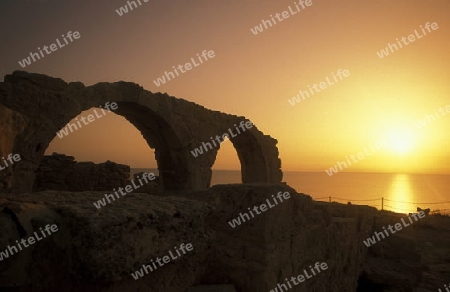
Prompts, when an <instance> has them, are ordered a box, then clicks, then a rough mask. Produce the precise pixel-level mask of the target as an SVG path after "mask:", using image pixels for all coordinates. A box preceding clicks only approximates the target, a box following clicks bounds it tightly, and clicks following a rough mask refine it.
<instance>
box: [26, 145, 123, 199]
mask: <svg viewBox="0 0 450 292" xmlns="http://www.w3.org/2000/svg"><path fill="white" fill-rule="evenodd" d="M129 177H130V167H129V166H127V165H123V164H117V163H114V162H111V161H106V162H104V163H100V164H95V163H93V162H76V161H75V160H74V157H73V156H66V155H64V154H57V153H53V154H52V155H46V156H44V159H42V161H41V164H40V165H39V168H38V170H37V173H36V180H35V184H34V189H35V191H42V190H65V191H74V192H77V191H110V190H112V189H113V188H118V187H124V186H125V185H126V184H127V183H128V181H129Z"/></svg>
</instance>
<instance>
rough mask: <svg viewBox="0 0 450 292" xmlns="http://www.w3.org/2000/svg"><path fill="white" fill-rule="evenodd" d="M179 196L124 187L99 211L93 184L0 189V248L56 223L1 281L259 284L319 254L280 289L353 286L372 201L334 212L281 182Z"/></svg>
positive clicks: (2, 267) (4, 268)
mask: <svg viewBox="0 0 450 292" xmlns="http://www.w3.org/2000/svg"><path fill="white" fill-rule="evenodd" d="M280 191H282V192H285V191H288V192H290V194H291V198H290V199H289V200H286V201H285V202H283V203H280V204H279V205H277V206H275V207H273V208H272V209H269V210H268V211H266V212H265V213H263V214H261V215H256V216H255V217H254V218H252V219H251V220H249V221H248V222H245V223H243V224H242V225H241V226H238V227H236V228H234V229H233V228H231V227H230V225H229V224H228V221H229V220H231V219H233V218H236V217H237V216H239V213H240V212H246V211H248V210H247V208H249V207H253V206H255V205H260V204H262V203H263V202H265V200H266V199H267V198H269V199H270V198H272V195H276V194H277V193H278V192H280ZM181 196H182V194H178V196H153V195H148V194H137V193H131V194H128V195H126V196H124V197H121V198H120V199H118V200H116V201H114V202H112V203H111V204H108V205H106V206H104V207H102V208H101V209H96V208H95V207H94V206H93V202H95V201H96V200H98V199H100V198H101V197H103V193H95V192H83V193H69V192H61V191H51V192H41V193H39V194H29V195H21V196H18V197H15V198H13V199H5V198H4V199H2V198H1V197H0V209H2V210H4V211H3V213H1V216H2V218H1V219H2V220H0V231H1V232H2V234H4V236H2V239H1V240H0V250H1V249H4V248H5V247H6V246H7V245H8V244H12V243H14V240H16V239H18V238H20V236H22V237H24V238H26V237H28V236H29V235H30V234H31V232H32V230H34V229H36V228H37V227H40V226H42V225H43V224H46V223H49V224H50V223H56V224H58V226H60V227H59V229H60V231H59V232H58V233H56V234H55V235H53V236H52V238H49V239H48V240H46V241H42V242H40V243H39V244H35V245H33V246H32V247H31V248H30V247H29V248H27V249H26V250H24V251H22V252H21V253H20V254H17V255H14V256H12V257H11V258H9V259H7V261H3V262H0V288H2V287H10V286H13V285H17V286H19V287H20V289H17V290H15V291H19V292H20V291H29V290H27V288H29V287H30V285H32V286H33V287H34V288H35V290H34V291H40V290H37V289H36V287H39V288H41V289H42V290H43V291H58V289H63V288H64V287H71V288H72V289H73V290H74V291H84V292H90V291H105V292H109V291H111V292H112V291H114V292H120V291H154V292H159V291H161V292H162V291H164V292H167V291H168V292H184V291H186V290H187V289H188V288H189V287H194V286H199V285H232V286H234V287H235V288H236V291H238V292H243V291H252V292H268V291H270V290H271V289H274V288H275V286H276V285H277V283H280V282H283V281H284V279H285V278H290V277H291V276H297V275H298V274H300V273H301V272H302V271H303V269H305V268H307V267H308V266H309V265H313V264H314V263H316V262H325V263H327V265H328V267H329V268H328V269H327V270H326V271H323V272H322V273H321V274H319V275H317V276H315V277H314V278H312V279H309V280H307V281H305V282H303V283H302V284H301V285H299V286H297V287H293V288H292V289H290V290H289V291H292V292H300V291H355V290H356V286H357V281H358V277H359V275H360V274H361V272H362V264H363V261H364V258H365V253H366V248H365V246H364V245H363V243H362V239H365V238H367V236H368V231H370V230H371V229H372V228H371V225H372V224H373V221H372V219H373V213H374V212H375V209H374V208H370V207H364V206H345V205H343V206H342V208H336V209H335V210H334V211H333V210H330V209H329V207H330V205H329V204H328V203H317V202H314V201H312V200H311V198H310V197H309V196H306V195H303V194H297V193H296V192H295V190H293V189H292V188H290V187H288V186H286V185H283V184H279V185H245V184H244V185H219V186H214V187H212V188H211V189H210V190H208V191H200V192H195V193H190V194H183V196H187V197H189V199H186V198H184V197H181ZM5 210H6V211H5ZM24 232H25V233H26V234H24ZM21 233H22V234H21ZM183 242H184V243H188V242H192V244H193V246H194V252H193V253H192V254H189V255H186V256H185V257H183V258H181V259H180V260H179V261H173V262H170V263H169V264H167V265H166V266H163V267H161V268H159V269H158V270H156V271H155V272H151V273H149V274H148V275H145V276H144V277H143V278H141V279H139V280H134V279H133V278H132V277H131V275H130V274H131V273H132V272H135V271H136V270H137V269H140V268H141V267H142V264H148V263H150V260H151V259H155V257H157V256H161V255H164V254H167V251H169V250H172V249H173V247H174V246H176V245H179V244H180V243H183ZM46 289H47V290H46Z"/></svg>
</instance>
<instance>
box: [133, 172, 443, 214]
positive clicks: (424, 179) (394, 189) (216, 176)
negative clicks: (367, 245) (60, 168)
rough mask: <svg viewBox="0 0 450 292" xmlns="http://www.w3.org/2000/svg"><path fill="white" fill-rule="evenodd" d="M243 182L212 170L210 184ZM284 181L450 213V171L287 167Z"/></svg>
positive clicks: (360, 199) (402, 208) (381, 204)
mask: <svg viewBox="0 0 450 292" xmlns="http://www.w3.org/2000/svg"><path fill="white" fill-rule="evenodd" d="M141 171H146V172H153V173H155V174H158V170H157V169H151V168H133V169H131V175H133V174H134V173H137V172H141ZM241 182H242V180H241V172H240V171H237V170H213V175H212V179H211V185H217V184H229V183H241ZM283 182H286V183H287V184H288V185H289V186H291V187H292V188H294V189H295V190H297V192H298V193H304V194H307V195H310V196H311V197H312V198H313V199H315V200H318V201H326V202H330V201H331V202H339V203H345V204H347V203H349V202H350V203H351V204H355V205H369V206H373V207H376V208H377V209H379V210H381V209H383V210H388V211H394V212H398V213H410V212H417V207H419V208H422V209H426V208H430V209H431V210H432V212H433V213H434V212H440V213H443V214H449V213H450V175H441V174H405V173H398V174H397V173H350V172H339V173H337V174H334V175H332V176H329V175H328V174H326V173H325V172H296V171H284V172H283Z"/></svg>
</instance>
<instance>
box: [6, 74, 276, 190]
mask: <svg viewBox="0 0 450 292" xmlns="http://www.w3.org/2000/svg"><path fill="white" fill-rule="evenodd" d="M106 102H110V103H111V102H116V103H117V104H118V109H117V110H116V111H115V113H116V114H119V115H122V116H123V117H125V118H126V119H127V120H128V121H129V122H130V123H132V124H133V125H134V126H135V127H136V128H137V129H138V130H139V131H140V132H141V133H142V135H143V137H144V139H145V140H146V141H147V143H148V145H149V146H150V147H151V148H154V149H155V156H156V160H157V163H158V168H159V172H160V179H161V182H162V183H163V186H164V188H165V189H172V190H201V189H205V188H207V187H209V185H210V181H211V167H212V165H213V163H214V161H215V157H216V155H217V150H218V149H212V150H211V151H209V152H206V153H205V154H204V155H202V156H199V157H194V156H193V155H192V154H191V152H190V151H191V150H193V149H195V148H196V147H198V146H200V145H201V144H202V142H205V141H210V137H211V136H216V135H221V134H222V133H225V132H227V131H228V129H229V128H233V125H234V124H239V122H241V121H242V120H245V117H238V116H234V115H229V114H224V113H221V112H218V111H211V110H208V109H206V108H204V107H202V106H200V105H197V104H195V103H192V102H188V101H186V100H183V99H178V98H175V97H172V96H169V95H167V94H162V93H152V92H149V91H146V90H144V89H143V88H142V87H140V86H138V85H136V84H134V83H130V82H115V83H97V84H95V85H92V86H88V87H86V86H84V85H83V84H82V83H80V82H72V83H66V82H64V81H63V80H61V79H57V78H51V77H48V76H45V75H40V74H30V73H27V72H21V71H16V72H14V73H13V74H11V75H7V76H5V81H4V82H2V83H0V105H4V106H5V107H7V108H9V109H10V110H12V111H14V112H16V113H17V114H18V115H20V116H21V118H22V119H23V120H24V126H23V128H22V129H20V130H18V131H17V133H15V135H13V136H11V137H10V138H11V139H14V142H13V143H11V144H12V147H10V148H11V149H2V153H7V152H8V151H10V152H9V153H18V154H20V155H21V157H22V159H21V161H19V162H17V163H16V164H15V165H14V166H13V190H14V192H15V193H26V192H30V191H31V189H32V186H33V182H34V172H35V170H36V169H37V167H38V166H39V163H40V161H41V159H42V157H43V155H44V152H45V150H46V149H47V147H48V145H49V144H50V142H51V141H52V140H53V138H54V137H55V135H56V132H58V131H59V130H60V129H61V128H63V127H64V126H65V125H66V124H67V123H68V122H69V121H70V120H71V119H73V118H74V117H76V116H77V115H78V114H80V113H81V112H82V111H85V110H88V109H90V108H93V107H98V106H99V105H103V104H105V103H106ZM0 119H1V117H0ZM230 140H231V142H232V143H233V145H234V147H235V148H236V151H237V153H238V157H239V160H240V162H241V173H242V181H243V182H244V183H257V182H259V183H278V182H281V179H282V172H281V169H280V168H281V161H280V159H279V158H278V149H277V147H276V143H277V141H276V140H275V139H273V138H271V137H270V136H267V135H264V134H263V133H262V132H260V131H259V130H258V129H257V128H256V126H254V127H253V128H251V129H250V130H247V131H246V132H244V133H242V134H240V135H238V136H237V137H233V138H231V139H230Z"/></svg>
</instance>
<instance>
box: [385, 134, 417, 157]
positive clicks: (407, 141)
mask: <svg viewBox="0 0 450 292" xmlns="http://www.w3.org/2000/svg"><path fill="white" fill-rule="evenodd" d="M388 144H389V146H390V148H391V150H392V151H393V152H395V153H396V154H397V155H407V154H409V153H410V152H411V151H412V149H413V146H414V137H413V134H412V132H411V131H392V132H391V133H390V135H389V140H388Z"/></svg>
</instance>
